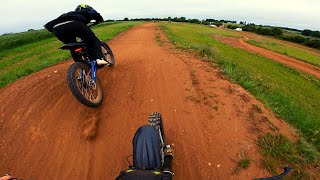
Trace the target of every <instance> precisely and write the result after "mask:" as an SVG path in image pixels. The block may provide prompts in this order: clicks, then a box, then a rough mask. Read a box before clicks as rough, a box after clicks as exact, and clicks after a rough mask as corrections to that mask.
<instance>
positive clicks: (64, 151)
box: [0, 23, 295, 179]
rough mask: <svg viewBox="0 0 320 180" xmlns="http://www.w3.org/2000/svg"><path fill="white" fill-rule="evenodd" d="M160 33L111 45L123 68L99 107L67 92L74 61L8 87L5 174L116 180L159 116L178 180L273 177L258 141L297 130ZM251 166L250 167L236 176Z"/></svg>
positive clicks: (108, 80) (145, 30)
mask: <svg viewBox="0 0 320 180" xmlns="http://www.w3.org/2000/svg"><path fill="white" fill-rule="evenodd" d="M156 33H160V34H161V35H162V39H163V38H164V37H163V34H162V32H161V31H159V30H157V28H156V24H154V23H147V24H143V25H140V26H137V27H134V28H131V29H130V30H129V31H127V32H125V33H123V34H121V35H120V36H118V37H116V38H115V39H114V40H112V41H110V42H108V43H109V45H110V46H111V48H112V50H113V51H114V53H115V55H116V65H115V66H114V67H112V68H104V69H102V70H101V71H99V73H98V76H99V77H100V79H101V81H102V85H103V88H104V92H105V97H104V102H103V104H102V105H101V106H100V107H99V108H96V109H92V108H88V107H85V106H83V105H82V104H80V103H79V102H78V101H77V100H76V99H75V98H74V97H73V96H72V94H71V92H70V91H69V89H68V87H67V82H66V72H67V69H68V67H69V66H70V64H71V63H72V61H71V60H68V61H66V62H64V63H61V64H58V65H56V66H53V67H50V68H47V69H44V70H42V71H40V72H37V73H34V74H32V75H30V76H27V77H25V78H23V79H20V80H18V81H17V82H15V83H13V84H11V85H9V86H7V87H5V88H2V89H0V94H1V96H0V104H1V106H0V120H1V121H0V133H1V139H0V160H1V163H0V174H1V173H2V174H5V173H8V172H9V173H11V174H14V175H16V176H18V177H21V178H23V179H112V178H115V177H116V176H117V175H118V174H119V172H120V171H121V170H124V169H126V168H127V167H128V164H127V162H126V156H128V155H131V154H132V145H131V141H132V138H133V135H134V133H135V131H136V130H137V129H138V128H139V127H140V126H141V125H144V124H146V122H147V117H148V115H149V113H151V112H153V111H158V112H161V113H162V116H163V118H164V126H165V131H166V137H167V141H168V142H169V143H170V144H172V145H173V148H174V150H175V157H174V161H173V163H174V165H173V168H174V172H175V179H249V178H251V179H252V178H253V177H263V176H267V175H269V173H268V172H267V171H266V170H264V168H263V167H262V166H261V165H260V158H261V156H260V154H259V152H258V147H257V145H256V139H257V138H258V137H259V136H260V135H262V133H263V132H264V133H265V132H271V133H283V134H285V135H286V136H288V137H289V138H295V132H294V131H293V130H292V129H291V128H290V127H289V126H287V125H286V124H285V123H284V122H283V121H282V120H279V119H277V118H276V117H275V116H274V115H273V114H272V113H271V112H270V111H269V110H267V109H266V108H264V106H263V105H262V103H260V102H259V101H257V100H256V99H255V98H254V97H253V96H252V95H250V94H249V93H248V92H247V91H245V90H244V89H243V88H241V87H240V86H239V85H236V84H234V83H231V82H229V81H228V80H227V79H226V78H224V76H223V75H221V73H220V72H219V69H217V68H216V67H214V66H212V65H211V64H210V63H208V62H204V61H202V60H199V59H197V58H195V57H194V56H192V55H190V54H187V53H184V52H177V51H175V50H173V49H172V48H170V47H169V45H163V46H159V45H158V44H157V41H156V40H155V34H156ZM258 107H260V108H258ZM279 129H280V130H279ZM278 131H280V132H278ZM244 158H249V159H250V160H251V164H250V166H249V168H248V169H245V170H242V169H240V170H238V171H237V162H238V161H239V160H241V159H244Z"/></svg>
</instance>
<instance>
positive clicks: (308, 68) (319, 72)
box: [215, 36, 320, 78]
mask: <svg viewBox="0 0 320 180" xmlns="http://www.w3.org/2000/svg"><path fill="white" fill-rule="evenodd" d="M215 38H216V39H217V40H219V41H221V42H223V43H227V44H229V45H232V46H234V47H237V48H241V49H244V50H246V51H249V52H251V53H257V54H259V55H261V56H264V57H266V58H268V59H271V60H274V61H277V62H280V63H283V64H285V65H288V66H290V67H292V68H294V69H296V70H299V71H302V72H305V73H307V74H310V75H313V76H315V77H317V78H320V67H317V66H314V65H311V64H309V63H305V62H303V61H301V60H298V59H295V58H292V57H289V56H286V55H283V54H280V53H277V52H274V51H271V50H268V49H265V48H261V47H258V46H254V45H251V44H249V43H246V42H245V41H244V40H243V39H242V38H234V37H221V36H220V37H215Z"/></svg>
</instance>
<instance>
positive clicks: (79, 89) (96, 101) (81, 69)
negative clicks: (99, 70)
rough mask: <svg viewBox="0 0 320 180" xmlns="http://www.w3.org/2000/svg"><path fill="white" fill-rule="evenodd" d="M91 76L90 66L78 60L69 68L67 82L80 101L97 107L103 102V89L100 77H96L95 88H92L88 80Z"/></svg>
mask: <svg viewBox="0 0 320 180" xmlns="http://www.w3.org/2000/svg"><path fill="white" fill-rule="evenodd" d="M81 74H85V75H81ZM85 77H88V78H85ZM90 77H91V70H90V67H89V66H88V65H87V64H86V63H84V62H76V63H74V64H72V65H71V66H70V67H69V69H68V73H67V82H68V86H69V89H70V90H71V92H72V94H73V96H75V97H76V99H77V100H78V101H79V102H81V103H82V104H84V105H86V106H89V107H97V106H99V105H100V104H101V103H102V100H103V89H102V85H101V83H100V80H99V78H98V77H96V86H95V88H92V87H91V86H90V85H89V83H88V82H87V79H90Z"/></svg>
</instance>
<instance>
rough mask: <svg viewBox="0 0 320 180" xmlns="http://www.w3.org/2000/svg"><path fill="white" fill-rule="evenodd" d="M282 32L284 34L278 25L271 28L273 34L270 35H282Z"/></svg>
mask: <svg viewBox="0 0 320 180" xmlns="http://www.w3.org/2000/svg"><path fill="white" fill-rule="evenodd" d="M282 34H283V32H282V30H281V29H280V28H278V27H274V28H272V29H271V34H270V35H272V36H280V35H282Z"/></svg>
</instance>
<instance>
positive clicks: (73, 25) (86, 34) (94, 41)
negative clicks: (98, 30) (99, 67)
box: [53, 21, 103, 59]
mask: <svg viewBox="0 0 320 180" xmlns="http://www.w3.org/2000/svg"><path fill="white" fill-rule="evenodd" d="M53 34H54V35H55V36H56V37H57V38H58V39H59V40H60V41H62V42H63V43H65V44H67V43H73V42H76V37H79V38H81V39H83V40H84V42H85V43H86V44H87V46H88V54H89V57H90V58H92V59H100V58H102V57H103V54H102V52H101V43H100V40H99V39H98V38H97V37H96V36H95V34H94V33H93V32H92V31H91V29H90V28H89V27H88V26H87V25H86V24H85V23H83V22H79V21H73V22H70V23H66V24H63V25H60V26H57V27H55V28H53Z"/></svg>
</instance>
